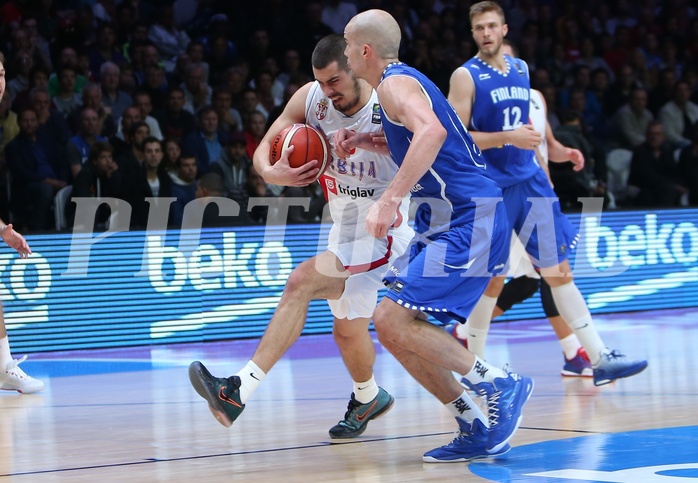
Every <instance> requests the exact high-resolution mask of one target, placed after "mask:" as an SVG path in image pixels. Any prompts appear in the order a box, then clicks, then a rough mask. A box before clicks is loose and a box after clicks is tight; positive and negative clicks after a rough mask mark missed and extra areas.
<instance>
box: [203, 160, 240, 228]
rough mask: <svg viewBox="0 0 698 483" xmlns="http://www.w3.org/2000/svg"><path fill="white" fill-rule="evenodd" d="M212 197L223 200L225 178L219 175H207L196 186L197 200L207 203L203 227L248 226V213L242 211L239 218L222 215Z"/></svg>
mask: <svg viewBox="0 0 698 483" xmlns="http://www.w3.org/2000/svg"><path fill="white" fill-rule="evenodd" d="M212 197H218V198H223V197H225V194H224V193H223V178H222V177H221V175H219V174H218V173H206V174H205V175H203V176H202V177H201V178H199V181H198V182H197V184H196V199H199V200H203V201H207V204H206V208H204V213H203V216H202V219H201V226H202V227H216V226H234V225H246V224H247V223H248V220H247V213H245V212H243V211H240V213H238V215H237V216H227V215H221V214H220V208H219V207H218V205H217V204H216V203H214V202H213V200H211V198H212Z"/></svg>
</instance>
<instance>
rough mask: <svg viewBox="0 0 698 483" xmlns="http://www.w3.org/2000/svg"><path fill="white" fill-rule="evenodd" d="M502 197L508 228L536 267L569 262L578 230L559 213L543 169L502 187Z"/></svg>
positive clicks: (557, 203) (558, 205)
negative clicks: (519, 241) (518, 181)
mask: <svg viewBox="0 0 698 483" xmlns="http://www.w3.org/2000/svg"><path fill="white" fill-rule="evenodd" d="M502 195H503V196H504V204H505V205H506V207H507V215H508V217H509V225H510V227H511V228H512V229H513V230H514V231H515V232H516V233H518V234H519V238H520V239H521V241H522V242H523V244H524V246H525V247H526V252H527V253H528V254H529V255H530V256H531V257H532V261H533V264H534V265H535V266H536V267H538V268H549V267H554V266H556V265H558V264H559V263H561V262H562V261H564V260H567V258H568V256H569V251H570V250H571V249H573V248H574V246H575V245H576V241H577V230H575V229H574V227H573V226H572V223H570V221H569V220H568V219H567V217H566V216H565V215H564V214H563V213H562V211H561V210H560V200H559V199H558V198H557V195H556V194H555V191H554V190H553V188H552V187H551V186H550V183H549V182H548V178H547V176H546V175H545V173H544V172H543V170H538V172H537V173H536V174H535V175H533V176H531V177H530V178H528V179H527V180H524V181H522V182H520V183H517V184H514V185H511V186H507V187H506V188H503V189H502ZM509 234H510V236H511V230H509ZM541 242H542V243H541Z"/></svg>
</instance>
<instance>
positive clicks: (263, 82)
mask: <svg viewBox="0 0 698 483" xmlns="http://www.w3.org/2000/svg"><path fill="white" fill-rule="evenodd" d="M273 86H274V78H273V77H272V75H271V73H270V72H269V71H266V70H262V71H260V72H259V73H258V74H257V76H256V77H255V90H256V91H257V97H258V98H259V103H260V104H261V105H262V106H263V107H264V110H265V111H267V117H268V116H269V112H271V110H272V109H274V108H275V107H276V106H278V105H280V104H281V102H282V100H281V98H277V97H275V96H274V93H273V92H272V87H273ZM265 122H266V119H265Z"/></svg>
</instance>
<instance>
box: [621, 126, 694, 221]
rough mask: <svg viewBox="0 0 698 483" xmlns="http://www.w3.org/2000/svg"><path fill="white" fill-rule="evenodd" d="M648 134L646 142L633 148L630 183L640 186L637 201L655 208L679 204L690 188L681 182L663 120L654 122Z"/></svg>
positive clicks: (649, 127) (639, 203)
mask: <svg viewBox="0 0 698 483" xmlns="http://www.w3.org/2000/svg"><path fill="white" fill-rule="evenodd" d="M645 137H646V141H645V142H644V143H643V144H641V145H640V146H638V147H637V148H635V150H634V151H633V158H632V161H631V163H630V176H629V177H628V183H629V184H631V185H634V186H637V187H638V188H639V189H640V193H639V195H638V196H637V198H636V204H638V205H640V206H646V207H652V208H659V207H672V206H676V204H677V202H678V201H679V199H680V197H681V196H682V195H683V194H684V193H687V192H688V189H687V188H686V187H685V186H684V185H683V184H682V183H683V181H682V180H681V177H680V174H679V169H678V165H677V164H676V161H675V158H674V153H673V150H672V148H671V146H670V145H669V144H668V143H667V142H666V138H665V135H664V127H663V126H662V123H660V122H657V121H652V122H651V123H650V124H649V126H647V134H646V135H645Z"/></svg>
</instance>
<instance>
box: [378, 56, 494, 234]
mask: <svg viewBox="0 0 698 483" xmlns="http://www.w3.org/2000/svg"><path fill="white" fill-rule="evenodd" d="M391 76H406V77H411V78H413V79H415V80H417V82H419V83H420V85H421V86H422V90H423V91H424V92H425V94H426V95H427V97H428V98H429V101H430V103H431V106H432V109H433V110H434V113H435V114H436V116H437V117H438V119H439V121H441V124H442V125H443V126H444V128H445V129H446V132H447V136H446V139H445V141H444V143H443V145H442V146H441V150H440V151H439V154H438V155H437V157H436V160H435V161H434V164H432V165H431V167H430V168H429V170H428V171H427V172H426V173H425V174H424V176H423V177H422V178H421V179H420V180H419V182H418V183H417V184H416V185H415V186H414V187H413V188H412V198H413V199H414V198H429V199H430V201H429V202H428V203H422V204H420V206H419V208H418V210H417V213H416V215H415V230H416V231H417V232H419V233H424V232H425V231H426V230H427V228H428V227H429V226H430V223H432V219H433V220H443V221H444V222H449V221H450V223H451V225H458V224H463V223H467V222H472V221H473V220H474V219H475V207H476V201H475V200H474V199H490V200H495V199H496V200H499V199H500V197H501V196H502V194H501V190H500V189H499V187H498V186H497V183H496V182H495V181H494V180H493V179H492V178H491V177H490V176H489V175H488V174H487V171H486V168H487V167H486V165H485V160H484V158H483V156H482V153H481V152H480V150H479V149H478V147H477V146H476V145H475V143H474V142H473V138H472V137H471V136H470V134H469V133H468V130H467V129H466V128H465V126H464V125H463V122H462V121H461V120H460V118H459V117H458V115H457V114H456V111H455V109H453V107H452V106H451V104H450V103H449V102H448V100H446V98H445V97H444V95H443V94H442V93H441V91H440V90H439V88H438V87H436V85H435V84H434V83H433V82H431V81H430V80H429V79H428V78H427V77H426V76H425V75H424V74H422V73H421V72H419V71H418V70H416V69H414V68H412V67H409V66H407V65H405V64H403V63H402V62H398V63H394V64H390V65H388V66H387V67H386V68H385V70H384V71H383V76H382V78H381V82H383V81H384V80H385V79H387V78H388V77H391ZM381 121H382V124H383V130H384V131H385V137H386V140H387V142H388V149H389V150H390V154H391V155H392V156H393V159H394V160H395V162H396V163H397V164H398V165H401V164H402V160H403V159H404V158H405V154H406V153H407V149H408V148H409V146H410V144H411V142H412V136H413V133H412V132H411V131H409V130H408V129H407V128H405V126H403V125H402V124H399V123H397V122H396V121H393V120H391V119H389V118H388V117H387V116H386V114H385V113H384V112H383V111H382V108H381ZM434 200H435V201H436V202H434ZM479 203H480V205H481V206H480V210H478V212H477V213H478V216H480V215H482V216H484V215H486V214H489V213H491V212H492V211H494V209H495V204H496V203H489V205H490V206H488V208H487V209H485V210H483V209H482V208H483V206H484V203H483V202H482V201H479ZM437 217H438V218H437ZM433 224H434V225H440V223H438V222H436V221H435V222H434V223H433ZM432 228H433V226H432Z"/></svg>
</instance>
